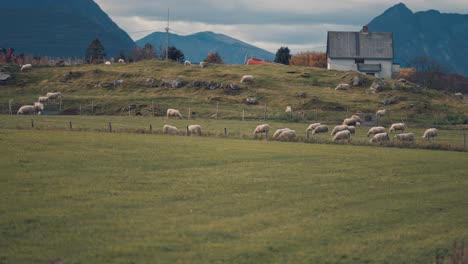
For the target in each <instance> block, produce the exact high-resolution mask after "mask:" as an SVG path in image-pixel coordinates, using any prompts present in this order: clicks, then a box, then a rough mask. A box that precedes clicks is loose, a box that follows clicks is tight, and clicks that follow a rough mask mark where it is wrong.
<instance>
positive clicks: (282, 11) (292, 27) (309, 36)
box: [95, 0, 468, 52]
mask: <svg viewBox="0 0 468 264" xmlns="http://www.w3.org/2000/svg"><path fill="white" fill-rule="evenodd" d="M95 1H96V2H97V3H98V4H99V5H100V6H101V8H102V9H103V10H104V11H105V12H106V13H108V14H109V16H110V17H111V18H112V19H113V20H114V21H115V22H116V23H117V24H118V25H119V26H120V27H121V28H122V29H124V30H125V31H127V32H128V33H129V34H130V36H131V37H132V38H133V39H134V40H138V39H140V38H142V37H144V36H146V35H148V34H150V33H151V32H154V31H164V28H165V27H166V25H167V21H166V20H167V9H168V8H169V9H170V28H171V29H172V30H173V32H172V33H176V34H179V35H188V34H193V33H196V32H200V31H213V32H216V33H222V34H226V35H228V36H231V37H234V38H237V39H240V40H242V41H245V42H247V43H250V44H253V45H255V46H258V47H260V48H264V49H266V50H269V51H271V52H275V51H276V50H277V49H278V48H279V47H280V46H289V48H290V49H291V50H292V51H293V52H299V51H306V50H324V49H325V45H326V43H325V42H326V32H327V31H328V30H358V29H360V28H361V27H362V25H365V24H367V23H368V22H370V20H372V18H374V17H376V16H377V15H380V14H381V13H382V12H384V11H385V10H386V9H388V8H389V7H391V6H393V5H395V4H397V3H398V2H397V1H390V0H379V1H375V0H335V1H332V0H328V1H323V0H322V1H316V0H288V1H284V0H283V1H276V0H256V1H250V0H230V1H229V0H228V1H220V0H197V1H193V0H164V1H163V0H151V1H147V0H132V1H128V0H95ZM404 3H405V4H406V5H407V6H408V7H409V8H410V9H411V10H412V11H413V12H417V11H423V10H429V9H437V10H439V11H441V12H443V13H463V14H466V13H468V1H467V0H408V1H406V2H404Z"/></svg>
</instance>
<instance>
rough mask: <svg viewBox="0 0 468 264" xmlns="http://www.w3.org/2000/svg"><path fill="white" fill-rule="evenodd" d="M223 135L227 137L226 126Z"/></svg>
mask: <svg viewBox="0 0 468 264" xmlns="http://www.w3.org/2000/svg"><path fill="white" fill-rule="evenodd" d="M224 136H225V137H227V128H224Z"/></svg>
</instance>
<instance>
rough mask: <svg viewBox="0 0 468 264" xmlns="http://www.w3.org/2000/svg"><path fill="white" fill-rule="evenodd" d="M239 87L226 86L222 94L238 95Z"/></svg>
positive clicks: (235, 85)
mask: <svg viewBox="0 0 468 264" xmlns="http://www.w3.org/2000/svg"><path fill="white" fill-rule="evenodd" d="M240 90H241V88H240V86H239V85H237V84H228V85H226V86H225V87H224V93H225V94H229V95H234V94H238V93H240Z"/></svg>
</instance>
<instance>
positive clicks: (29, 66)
mask: <svg viewBox="0 0 468 264" xmlns="http://www.w3.org/2000/svg"><path fill="white" fill-rule="evenodd" d="M30 69H32V64H24V65H21V69H20V70H21V71H26V70H30Z"/></svg>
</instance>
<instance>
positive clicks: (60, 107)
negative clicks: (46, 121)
mask: <svg viewBox="0 0 468 264" xmlns="http://www.w3.org/2000/svg"><path fill="white" fill-rule="evenodd" d="M59 111H60V112H62V97H60V105H59Z"/></svg>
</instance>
